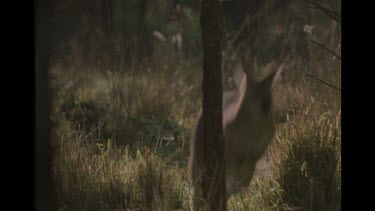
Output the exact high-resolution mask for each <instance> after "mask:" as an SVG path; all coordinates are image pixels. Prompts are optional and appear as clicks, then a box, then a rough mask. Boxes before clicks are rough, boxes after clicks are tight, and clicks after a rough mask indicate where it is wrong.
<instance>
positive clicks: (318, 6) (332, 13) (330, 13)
mask: <svg viewBox="0 0 375 211" xmlns="http://www.w3.org/2000/svg"><path fill="white" fill-rule="evenodd" d="M307 1H308V2H309V3H311V4H312V5H313V6H314V8H316V9H318V10H320V11H321V12H323V13H324V14H325V15H327V16H328V17H330V18H331V19H333V20H334V21H336V22H341V15H340V14H339V13H338V12H336V11H334V10H331V9H328V8H327V7H324V6H322V5H321V4H318V3H316V2H314V1H311V0H307Z"/></svg>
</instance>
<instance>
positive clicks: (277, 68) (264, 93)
mask: <svg viewBox="0 0 375 211" xmlns="http://www.w3.org/2000/svg"><path fill="white" fill-rule="evenodd" d="M285 61H286V59H284V61H283V62H281V61H280V60H275V61H272V62H270V63H269V64H267V65H265V66H264V67H263V68H261V69H260V72H259V73H261V75H263V77H261V79H258V78H256V77H255V74H254V63H253V59H252V57H251V55H250V54H245V55H243V56H242V57H241V59H239V62H238V64H237V67H236V68H235V71H234V77H235V82H236V85H237V87H238V90H239V92H240V96H241V97H243V98H242V99H243V100H244V101H243V104H244V105H243V106H246V107H248V108H249V110H251V111H253V112H254V113H258V114H262V115H268V114H270V113H271V111H272V105H273V102H272V89H273V87H274V84H275V81H276V79H277V78H278V77H279V75H280V72H281V71H282V69H283V66H284V63H285Z"/></svg>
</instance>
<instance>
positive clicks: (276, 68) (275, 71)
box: [260, 56, 289, 90]
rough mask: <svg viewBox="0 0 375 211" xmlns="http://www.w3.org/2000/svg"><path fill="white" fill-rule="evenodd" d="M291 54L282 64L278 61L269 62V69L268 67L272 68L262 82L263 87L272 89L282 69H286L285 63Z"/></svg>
mask: <svg viewBox="0 0 375 211" xmlns="http://www.w3.org/2000/svg"><path fill="white" fill-rule="evenodd" d="M288 58H289V56H287V57H286V58H285V59H284V61H283V62H282V63H281V65H279V64H278V62H272V63H271V64H268V65H267V66H266V68H267V70H265V71H267V72H268V71H269V70H268V68H270V69H271V71H272V72H271V73H270V74H269V75H268V76H267V77H266V78H264V79H263V80H262V81H261V82H260V83H261V86H262V88H265V89H268V90H272V89H273V87H274V84H275V81H276V80H277V79H278V78H279V76H280V73H281V71H282V70H283V69H284V65H285V63H286V61H287V60H288Z"/></svg>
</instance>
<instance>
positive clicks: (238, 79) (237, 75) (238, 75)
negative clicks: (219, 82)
mask: <svg viewBox="0 0 375 211" xmlns="http://www.w3.org/2000/svg"><path fill="white" fill-rule="evenodd" d="M244 76H245V72H244V70H243V67H242V61H241V59H238V60H237V64H236V66H235V67H234V70H233V79H234V83H235V85H236V87H237V88H238V89H239V88H240V87H241V83H242V80H243V79H244Z"/></svg>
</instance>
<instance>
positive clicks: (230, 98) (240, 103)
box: [188, 56, 287, 198]
mask: <svg viewBox="0 0 375 211" xmlns="http://www.w3.org/2000/svg"><path fill="white" fill-rule="evenodd" d="M243 58H244V57H242V59H239V60H238V62H237V65H236V67H235V68H234V79H235V83H236V87H237V88H236V89H235V90H232V91H229V92H225V93H224V94H223V130H224V142H225V149H224V156H225V158H224V162H225V181H226V192H227V197H228V198H229V197H230V195H232V194H235V193H237V192H238V191H239V190H240V188H241V187H244V186H247V185H248V184H249V183H250V181H251V178H252V176H253V174H254V170H255V166H256V163H257V161H258V160H259V159H260V158H261V156H262V155H263V153H264V152H265V151H266V149H267V147H268V145H269V144H270V142H271V141H272V139H273V136H274V133H275V125H274V115H273V99H272V89H273V87H274V83H275V81H276V79H277V78H278V77H279V75H280V72H281V71H282V69H283V66H284V63H285V61H286V60H287V59H284V61H283V62H280V61H274V62H272V63H270V64H268V65H266V66H265V67H264V68H262V70H261V71H262V72H263V71H264V72H266V73H267V75H266V76H265V77H263V79H261V80H257V79H255V76H254V73H253V68H252V60H251V59H249V56H247V59H243ZM202 149H203V120H202V115H201V112H200V114H199V116H198V121H197V123H196V125H195V128H194V130H193V133H192V136H191V140H190V156H189V164H188V173H189V177H190V180H191V182H192V188H193V190H194V189H196V188H194V187H195V186H196V185H198V184H200V182H199V181H200V180H201V176H202V170H201V167H202V164H203V155H202V154H203V151H202ZM193 192H194V191H193ZM193 197H198V198H200V197H201V196H199V193H197V192H195V193H194V196H193Z"/></svg>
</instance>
